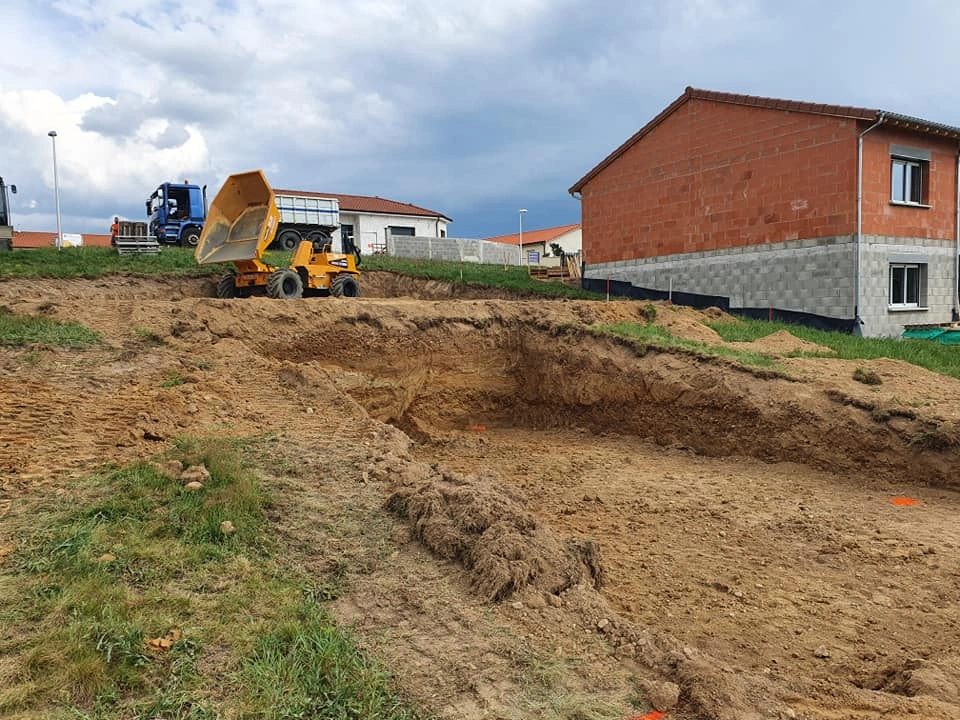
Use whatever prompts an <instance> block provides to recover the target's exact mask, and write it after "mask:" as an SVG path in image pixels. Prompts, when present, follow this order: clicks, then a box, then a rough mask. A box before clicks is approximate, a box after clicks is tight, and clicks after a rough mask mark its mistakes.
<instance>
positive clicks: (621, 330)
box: [594, 323, 777, 368]
mask: <svg viewBox="0 0 960 720" xmlns="http://www.w3.org/2000/svg"><path fill="white" fill-rule="evenodd" d="M594 330H595V331H596V332H600V333H609V334H611V335H619V336H621V337H626V338H630V339H632V340H635V341H637V342H640V343H643V344H645V345H648V346H652V347H659V348H683V349H685V350H691V351H693V352H696V353H699V354H701V355H711V356H715V357H724V358H728V359H730V360H734V361H736V362H738V363H741V364H742V365H751V366H756V367H763V368H773V367H776V365H777V363H776V361H775V360H774V359H773V358H772V357H770V356H769V355H765V354H763V353H758V352H753V351H751V350H741V349H739V348H731V347H726V346H724V345H710V344H708V343H703V342H698V341H696V340H686V339H684V338H678V337H676V336H675V335H673V334H672V333H671V332H670V331H669V330H668V329H667V328H665V327H663V326H661V325H653V324H645V325H640V324H638V323H611V324H608V325H598V326H597V327H596V328H594Z"/></svg>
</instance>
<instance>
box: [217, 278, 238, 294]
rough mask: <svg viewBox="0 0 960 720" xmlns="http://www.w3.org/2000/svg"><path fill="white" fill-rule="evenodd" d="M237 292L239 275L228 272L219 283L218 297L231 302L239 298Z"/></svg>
mask: <svg viewBox="0 0 960 720" xmlns="http://www.w3.org/2000/svg"><path fill="white" fill-rule="evenodd" d="M239 294H240V293H239V292H238V291H237V274H236V273H235V272H228V273H227V274H226V275H224V276H223V277H222V278H220V280H219V281H217V297H218V298H223V299H224V300H230V299H231V298H235V297H238V296H239Z"/></svg>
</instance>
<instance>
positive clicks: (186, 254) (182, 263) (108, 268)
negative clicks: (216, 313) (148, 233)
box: [0, 247, 224, 278]
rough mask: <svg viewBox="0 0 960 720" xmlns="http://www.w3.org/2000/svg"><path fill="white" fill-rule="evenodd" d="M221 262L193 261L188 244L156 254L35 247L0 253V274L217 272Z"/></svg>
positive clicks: (95, 275) (195, 274) (65, 275)
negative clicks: (205, 262) (121, 253)
mask: <svg viewBox="0 0 960 720" xmlns="http://www.w3.org/2000/svg"><path fill="white" fill-rule="evenodd" d="M223 272H224V266H222V265H203V266H201V265H197V261H196V260H195V259H194V256H193V250H192V249H190V248H179V247H164V248H163V249H162V250H161V251H160V252H159V253H158V254H156V255H120V254H119V253H117V251H116V250H115V249H113V248H104V247H78V248H64V249H62V250H60V251H57V249H56V248H36V249H31V250H13V251H12V252H4V253H0V277H22V278H70V277H85V278H98V277H104V276H105V275H116V274H138V275H140V274H146V275H179V276H190V277H204V276H208V275H221V274H223Z"/></svg>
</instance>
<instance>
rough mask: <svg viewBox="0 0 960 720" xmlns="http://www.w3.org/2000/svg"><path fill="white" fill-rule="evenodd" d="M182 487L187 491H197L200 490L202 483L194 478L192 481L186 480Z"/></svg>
mask: <svg viewBox="0 0 960 720" xmlns="http://www.w3.org/2000/svg"><path fill="white" fill-rule="evenodd" d="M183 489H184V490H186V491H187V492H199V491H200V490H203V483H202V482H198V481H197V480H194V481H193V482H188V483H187V484H186V485H184V486H183Z"/></svg>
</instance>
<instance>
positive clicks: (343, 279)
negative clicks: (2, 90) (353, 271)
mask: <svg viewBox="0 0 960 720" xmlns="http://www.w3.org/2000/svg"><path fill="white" fill-rule="evenodd" d="M330 294H331V295H333V296H334V297H360V283H358V282H357V279H356V278H355V277H353V276H352V275H337V276H336V277H335V278H334V279H333V282H332V283H330Z"/></svg>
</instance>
